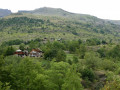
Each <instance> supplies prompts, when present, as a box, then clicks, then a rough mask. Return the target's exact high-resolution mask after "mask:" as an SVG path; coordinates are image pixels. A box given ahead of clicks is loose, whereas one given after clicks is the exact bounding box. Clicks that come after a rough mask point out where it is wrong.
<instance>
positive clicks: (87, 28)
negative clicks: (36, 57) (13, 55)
mask: <svg viewBox="0 0 120 90" xmlns="http://www.w3.org/2000/svg"><path fill="white" fill-rule="evenodd" d="M23 12H24V13H23ZM23 12H22V11H21V12H19V13H15V14H12V15H10V16H7V17H5V18H2V19H0V36H1V38H0V41H6V40H13V39H19V38H20V39H24V40H26V41H28V40H31V39H35V38H45V37H46V38H55V39H59V38H63V39H66V40H69V39H70V40H76V39H83V40H86V39H88V38H98V39H101V40H106V41H108V42H109V41H112V42H118V41H119V37H120V26H119V25H118V24H114V23H112V22H110V21H106V20H102V19H99V18H97V17H94V16H90V15H83V14H74V13H69V12H67V11H64V10H62V9H53V8H40V9H36V10H33V11H23ZM64 13H66V15H63V14H64Z"/></svg>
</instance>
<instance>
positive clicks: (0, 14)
mask: <svg viewBox="0 0 120 90" xmlns="http://www.w3.org/2000/svg"><path fill="white" fill-rule="evenodd" d="M11 13H12V12H11V10H8V9H0V17H4V16H8V15H10V14H11Z"/></svg>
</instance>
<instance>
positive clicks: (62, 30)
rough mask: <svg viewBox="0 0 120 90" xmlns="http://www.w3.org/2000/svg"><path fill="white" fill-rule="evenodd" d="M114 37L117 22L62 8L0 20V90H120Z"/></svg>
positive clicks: (119, 54)
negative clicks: (37, 54) (37, 52)
mask: <svg viewBox="0 0 120 90" xmlns="http://www.w3.org/2000/svg"><path fill="white" fill-rule="evenodd" d="M119 37H120V25H119V21H118V22H117V21H111V20H103V19H99V18H97V17H94V16H90V15H84V14H75V13H70V12H67V11H64V10H62V9H55V8H47V7H44V8H40V9H36V10H32V11H19V12H18V13H13V14H11V15H9V16H6V17H4V18H0V90H120V42H119V41H120V38H119ZM33 49H41V50H42V53H43V56H41V57H31V56H30V55H28V56H25V55H21V56H20V55H19V54H16V53H15V52H16V51H17V50H18V51H23V52H25V51H27V52H29V54H30V52H32V50H33Z"/></svg>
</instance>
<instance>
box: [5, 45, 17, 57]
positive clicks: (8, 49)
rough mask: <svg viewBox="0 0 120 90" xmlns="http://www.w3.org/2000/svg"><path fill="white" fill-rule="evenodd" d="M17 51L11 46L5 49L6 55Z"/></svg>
mask: <svg viewBox="0 0 120 90" xmlns="http://www.w3.org/2000/svg"><path fill="white" fill-rule="evenodd" d="M14 52H15V49H14V48H13V47H12V46H11V47H8V48H7V50H6V51H5V56H9V55H13V54H14Z"/></svg>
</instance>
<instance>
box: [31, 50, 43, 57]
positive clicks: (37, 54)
mask: <svg viewBox="0 0 120 90" xmlns="http://www.w3.org/2000/svg"><path fill="white" fill-rule="evenodd" d="M29 55H30V57H42V55H43V51H42V50H40V49H32V51H31V52H30V53H29Z"/></svg>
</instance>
